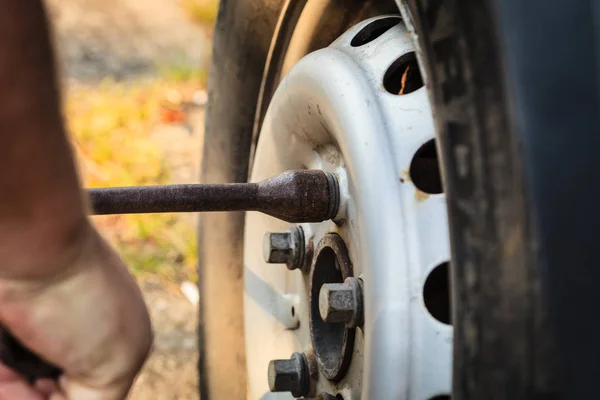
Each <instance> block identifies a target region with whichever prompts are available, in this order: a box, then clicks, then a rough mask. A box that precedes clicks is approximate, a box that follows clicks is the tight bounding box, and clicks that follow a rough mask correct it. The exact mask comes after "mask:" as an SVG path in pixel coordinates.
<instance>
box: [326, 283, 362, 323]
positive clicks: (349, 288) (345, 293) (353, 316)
mask: <svg viewBox="0 0 600 400" xmlns="http://www.w3.org/2000/svg"><path fill="white" fill-rule="evenodd" d="M319 313H320V314H321V318H322V319H323V321H325V322H327V323H344V324H346V326H348V328H356V327H357V326H362V325H363V321H364V313H363V295H362V280H361V279H359V278H347V279H346V281H345V282H344V283H326V284H324V285H323V286H321V291H320V292H319Z"/></svg>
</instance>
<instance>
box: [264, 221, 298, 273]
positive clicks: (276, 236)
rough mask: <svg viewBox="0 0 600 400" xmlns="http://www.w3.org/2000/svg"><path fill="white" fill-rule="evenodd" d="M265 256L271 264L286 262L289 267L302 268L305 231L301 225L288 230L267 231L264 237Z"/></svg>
mask: <svg viewBox="0 0 600 400" xmlns="http://www.w3.org/2000/svg"><path fill="white" fill-rule="evenodd" d="M263 256H264V258H265V262H268V263H270V264H286V265H287V267H288V269H290V270H293V269H297V268H302V263H303V262H304V231H303V230H302V228H301V227H299V226H293V227H291V228H290V229H289V230H288V231H287V232H267V233H265V236H264V238H263Z"/></svg>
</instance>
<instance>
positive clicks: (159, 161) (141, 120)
mask: <svg viewBox="0 0 600 400" xmlns="http://www.w3.org/2000/svg"><path fill="white" fill-rule="evenodd" d="M180 1H181V7H182V8H183V10H184V12H185V13H186V15H187V16H188V18H190V20H191V21H192V22H194V23H195V24H197V25H199V26H202V27H204V28H206V29H207V30H208V31H209V32H210V31H212V28H213V25H214V21H215V19H216V16H217V12H218V3H219V2H218V0H180ZM209 48H210V46H209ZM183 58H185V57H183ZM206 78H207V73H206V69H204V68H193V67H190V66H189V65H188V64H187V63H185V62H182V63H180V64H175V65H158V66H157V67H156V78H153V79H145V80H140V81H133V82H127V83H121V82H114V81H111V80H106V81H104V82H102V83H101V84H100V85H94V86H85V85H75V86H71V87H68V88H67V90H66V96H65V97H66V99H65V100H66V105H65V117H66V120H67V124H68V126H69V130H70V133H71V137H72V140H73V146H74V147H75V151H76V154H77V162H78V164H79V169H80V173H81V177H82V180H83V184H84V186H85V187H108V186H127V185H157V184H168V183H174V182H173V177H172V176H171V175H172V174H171V172H172V171H171V170H170V167H169V159H168V156H167V154H166V150H165V148H164V147H162V146H161V144H160V143H159V142H158V141H156V140H153V138H152V134H153V132H154V131H155V129H156V128H157V126H159V125H161V124H165V123H166V124H172V123H175V124H176V123H178V122H181V121H178V119H179V118H180V117H181V115H180V114H181V113H182V112H181V111H180V110H178V107H177V104H175V105H173V104H170V102H171V101H172V98H173V93H175V94H176V96H175V97H178V96H180V97H181V98H182V99H189V98H191V97H192V94H193V92H194V91H195V90H197V89H200V88H203V87H205V84H206ZM165 105H167V106H166V107H165ZM165 111H166V112H167V116H166V117H165ZM165 118H167V120H168V121H165ZM171 118H175V121H173V120H171ZM197 140H198V141H200V140H201V138H197ZM198 145H199V146H200V145H201V144H200V142H198ZM170 156H171V157H172V156H173V155H172V154H171V155H170ZM93 220H94V222H95V224H96V225H97V227H98V228H99V230H100V231H101V232H102V233H103V235H104V236H105V237H106V238H107V239H108V240H109V241H110V242H112V243H113V245H114V246H115V247H116V248H117V249H118V251H119V252H120V254H121V255H122V256H123V257H124V259H125V261H126V262H127V263H128V265H129V266H130V268H131V270H132V271H133V273H134V275H136V276H138V277H142V276H144V275H147V274H152V275H158V276H160V277H161V278H166V279H169V280H174V281H182V280H192V281H194V280H195V279H196V278H195V276H196V272H195V270H196V259H197V258H196V252H197V249H196V226H195V223H194V219H193V218H190V216H189V215H182V214H152V215H110V216H98V217H94V218H93Z"/></svg>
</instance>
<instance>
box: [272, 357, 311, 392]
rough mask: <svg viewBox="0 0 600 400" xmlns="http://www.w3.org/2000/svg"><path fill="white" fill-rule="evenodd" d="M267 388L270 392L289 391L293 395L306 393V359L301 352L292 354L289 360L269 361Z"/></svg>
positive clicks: (307, 387)
mask: <svg viewBox="0 0 600 400" xmlns="http://www.w3.org/2000/svg"><path fill="white" fill-rule="evenodd" d="M268 377H269V389H270V390H271V392H291V393H292V395H293V396H294V397H302V396H306V395H307V394H308V391H309V389H310V382H309V379H308V361H307V360H306V356H305V355H304V354H302V353H294V354H292V358H290V359H289V360H272V361H271V362H269V370H268Z"/></svg>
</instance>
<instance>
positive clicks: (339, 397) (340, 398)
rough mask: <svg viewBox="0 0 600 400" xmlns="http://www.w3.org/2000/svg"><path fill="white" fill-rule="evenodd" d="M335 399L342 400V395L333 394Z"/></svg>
mask: <svg viewBox="0 0 600 400" xmlns="http://www.w3.org/2000/svg"><path fill="white" fill-rule="evenodd" d="M335 400H344V396H342V395H341V394H338V395H337V396H335Z"/></svg>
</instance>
